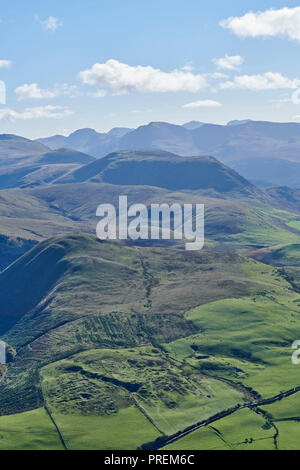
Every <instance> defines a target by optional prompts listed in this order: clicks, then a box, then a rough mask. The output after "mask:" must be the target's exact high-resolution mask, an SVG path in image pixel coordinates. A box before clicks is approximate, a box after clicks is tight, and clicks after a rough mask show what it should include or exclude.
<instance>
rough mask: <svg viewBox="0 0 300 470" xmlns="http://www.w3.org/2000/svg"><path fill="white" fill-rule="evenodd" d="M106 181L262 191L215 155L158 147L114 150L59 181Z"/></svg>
mask: <svg viewBox="0 0 300 470" xmlns="http://www.w3.org/2000/svg"><path fill="white" fill-rule="evenodd" d="M84 181H91V182H106V183H111V184H117V185H143V186H145V185H147V186H158V187H161V188H165V189H169V190H183V189H188V190H199V189H203V190H208V189H211V190H214V191H216V192H218V193H225V194H226V193H230V192H238V193H242V194H245V195H247V194H251V193H259V190H257V189H256V188H255V187H254V186H253V185H251V184H250V183H249V182H248V181H246V180H245V179H244V178H242V177H241V176H239V175H238V174H237V173H236V172H234V171H233V170H231V169H229V168H228V167H226V166H225V165H223V164H222V163H220V162H218V161H217V160H216V159H215V158H212V157H179V156H177V155H174V154H171V153H168V152H163V151H159V150H132V151H122V152H115V153H112V154H109V155H107V156H106V157H105V158H102V159H101V160H96V161H95V162H92V163H91V164H89V165H87V166H84V167H82V168H79V169H78V170H75V171H74V172H73V173H71V174H70V175H67V176H66V177H63V178H61V179H60V180H59V181H58V182H59V183H68V182H84Z"/></svg>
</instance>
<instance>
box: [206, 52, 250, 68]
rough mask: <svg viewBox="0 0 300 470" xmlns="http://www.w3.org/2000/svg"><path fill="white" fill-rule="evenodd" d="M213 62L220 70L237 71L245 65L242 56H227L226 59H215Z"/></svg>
mask: <svg viewBox="0 0 300 470" xmlns="http://www.w3.org/2000/svg"><path fill="white" fill-rule="evenodd" d="M212 61H213V63H214V64H215V65H216V66H217V67H218V68H219V69H226V70H237V69H238V68H239V66H240V65H242V64H243V62H244V58H243V57H241V56H240V55H227V54H225V56H224V57H220V58H219V59H213V60H212Z"/></svg>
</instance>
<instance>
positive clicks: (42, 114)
mask: <svg viewBox="0 0 300 470" xmlns="http://www.w3.org/2000/svg"><path fill="white" fill-rule="evenodd" d="M71 114H73V112H72V111H70V110H69V109H68V108H65V107H63V106H50V105H49V106H38V107H35V108H26V109H24V111H21V112H19V111H15V110H13V109H9V108H6V109H0V119H7V120H8V121H16V120H19V119H21V120H24V121H27V120H29V119H41V118H52V119H62V118H64V117H67V116H70V115H71Z"/></svg>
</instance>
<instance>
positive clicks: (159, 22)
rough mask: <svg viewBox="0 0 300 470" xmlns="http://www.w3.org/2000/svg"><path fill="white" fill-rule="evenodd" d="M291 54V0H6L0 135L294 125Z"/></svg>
mask: <svg viewBox="0 0 300 470" xmlns="http://www.w3.org/2000/svg"><path fill="white" fill-rule="evenodd" d="M299 58H300V1H299V0H298V1H288V0H286V1H279V0H273V1H268V0H259V1H256V0H251V1H249V0H243V1H237V0H226V2H225V1H224V0H210V1H209V2H204V1H200V0H185V1H184V2H183V1H179V0H159V1H158V0H151V2H149V1H147V2H146V1H145V0H126V2H125V1H124V0H109V1H106V0H105V1H104V0H64V1H61V0H51V1H50V0H43V1H42V2H41V1H40V0H26V2H24V0H11V2H5V3H4V2H2V5H1V10H0V133H11V134H18V135H22V136H25V137H28V138H38V137H45V136H50V135H54V134H64V135H68V134H70V133H71V132H73V131H74V130H76V129H80V128H86V127H90V128H93V129H95V130H97V131H99V132H107V131H108V130H110V129H111V128H113V127H131V128H133V127H134V128H135V127H138V126H140V125H144V124H146V123H149V122H152V121H166V122H171V123H174V124H183V123H185V122H188V121H191V120H197V121H201V122H212V123H219V124H226V123H227V122H228V121H231V120H235V119H239V120H240V119H253V120H268V121H280V122H287V121H288V122H300V60H299ZM4 86H5V89H6V93H4Z"/></svg>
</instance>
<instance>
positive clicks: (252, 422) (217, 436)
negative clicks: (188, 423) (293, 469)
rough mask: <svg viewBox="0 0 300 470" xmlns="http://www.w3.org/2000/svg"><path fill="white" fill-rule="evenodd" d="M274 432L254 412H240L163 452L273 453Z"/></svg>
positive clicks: (197, 432) (202, 429)
mask: <svg viewBox="0 0 300 470" xmlns="http://www.w3.org/2000/svg"><path fill="white" fill-rule="evenodd" d="M274 434H275V430H274V429H273V428H270V427H268V426H267V425H266V421H265V419H264V418H263V417H262V416H260V415H258V414H256V413H254V412H253V411H250V410H247V409H242V410H239V411H237V412H236V413H234V414H232V415H231V416H228V417H226V418H223V419H220V420H219V421H217V422H216V423H213V424H212V425H209V426H206V427H205V428H200V429H199V430H197V431H194V432H193V433H191V434H189V435H187V436H186V437H183V438H182V439H179V440H178V441H175V442H174V443H172V444H170V445H168V446H166V447H165V449H166V450H225V449H227V450H262V449H263V450H274V449H275V446H274V440H273V436H274Z"/></svg>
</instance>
